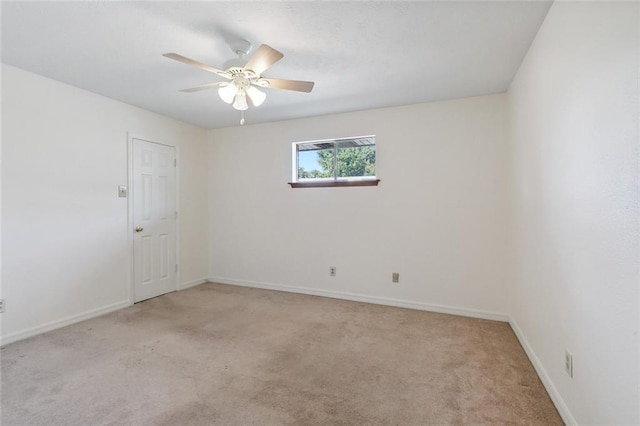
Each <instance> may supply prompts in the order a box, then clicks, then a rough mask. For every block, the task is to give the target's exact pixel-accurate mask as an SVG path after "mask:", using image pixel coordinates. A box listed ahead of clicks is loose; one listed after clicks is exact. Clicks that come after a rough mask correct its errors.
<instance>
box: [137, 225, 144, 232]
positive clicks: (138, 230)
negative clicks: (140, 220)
mask: <svg viewBox="0 0 640 426" xmlns="http://www.w3.org/2000/svg"><path fill="white" fill-rule="evenodd" d="M142 231H144V228H142V227H141V226H136V232H142Z"/></svg>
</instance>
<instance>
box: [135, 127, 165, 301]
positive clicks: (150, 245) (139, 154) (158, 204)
mask: <svg viewBox="0 0 640 426" xmlns="http://www.w3.org/2000/svg"><path fill="white" fill-rule="evenodd" d="M132 196H133V227H134V234H133V235H134V237H133V265H134V267H133V270H134V298H133V300H134V302H139V301H141V300H145V299H148V298H150V297H155V296H159V295H161V294H164V293H168V292H170V291H174V290H175V289H176V214H175V212H176V168H175V148H174V147H171V146H166V145H160V144H157V143H153V142H147V141H143V140H141V139H133V193H132Z"/></svg>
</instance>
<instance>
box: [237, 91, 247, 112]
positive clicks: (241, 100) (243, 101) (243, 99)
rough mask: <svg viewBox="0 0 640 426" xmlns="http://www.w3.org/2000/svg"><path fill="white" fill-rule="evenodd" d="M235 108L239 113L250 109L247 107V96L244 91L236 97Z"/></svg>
mask: <svg viewBox="0 0 640 426" xmlns="http://www.w3.org/2000/svg"><path fill="white" fill-rule="evenodd" d="M233 107H234V108H235V109H237V110H238V111H244V110H246V109H249V105H247V95H246V94H245V92H244V90H239V91H238V94H237V95H236V100H235V101H234V102H233Z"/></svg>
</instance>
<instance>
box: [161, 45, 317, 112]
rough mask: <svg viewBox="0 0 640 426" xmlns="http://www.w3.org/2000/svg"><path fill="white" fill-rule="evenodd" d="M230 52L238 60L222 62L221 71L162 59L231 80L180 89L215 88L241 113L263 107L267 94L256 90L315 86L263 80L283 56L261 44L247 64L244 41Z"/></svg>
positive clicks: (175, 56) (303, 89)
mask: <svg viewBox="0 0 640 426" xmlns="http://www.w3.org/2000/svg"><path fill="white" fill-rule="evenodd" d="M231 49H232V50H233V51H234V52H235V53H236V54H237V55H238V57H237V58H234V59H231V60H229V61H227V62H225V63H224V65H223V68H224V70H221V69H218V68H215V67H212V66H210V65H206V64H203V63H201V62H198V61H194V60H193V59H189V58H187V57H185V56H182V55H178V54H177V53H165V54H164V55H162V56H166V57H167V58H170V59H173V60H176V61H179V62H182V63H185V64H187V65H191V66H194V67H196V68H200V69H202V70H205V71H208V72H211V73H213V74H216V75H219V76H220V77H223V78H225V79H227V80H230V81H221V82H215V83H208V84H203V85H201V86H197V87H192V88H190V89H183V90H181V92H187V93H191V92H198V91H200V90H206V89H212V88H214V87H217V88H218V95H219V96H220V98H221V99H222V100H223V101H224V102H226V103H228V104H231V105H232V106H233V108H235V109H237V110H239V111H241V112H244V111H245V110H247V109H248V108H249V104H251V105H252V106H254V107H257V106H260V105H262V103H263V102H264V100H265V99H266V97H267V95H266V93H264V92H263V91H261V90H259V89H258V87H260V88H271V89H283V90H293V91H296V92H306V93H309V92H311V90H312V89H313V84H314V83H313V82H312V81H298V80H279V79H274V78H265V77H263V76H262V73H263V72H264V71H266V70H267V69H268V68H269V67H271V66H272V65H273V64H275V63H276V62H278V61H279V60H281V59H282V58H283V57H284V55H283V54H282V53H280V52H278V51H277V50H275V49H274V48H272V47H270V46H268V45H266V44H262V45H260V47H259V48H258V50H257V51H256V52H255V53H254V54H253V56H252V57H251V58H250V59H249V61H247V62H246V63H245V59H244V56H245V55H246V54H247V53H248V52H249V51H250V50H251V43H249V42H248V41H246V40H237V41H235V42H234V43H233V44H232V46H231ZM247 100H248V102H247ZM240 124H244V114H243V116H242V119H241V120H240Z"/></svg>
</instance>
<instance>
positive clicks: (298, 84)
mask: <svg viewBox="0 0 640 426" xmlns="http://www.w3.org/2000/svg"><path fill="white" fill-rule="evenodd" d="M259 81H266V82H267V83H268V84H266V85H265V84H259V86H260V87H269V88H271V89H283V90H295V91H296V92H306V93H309V92H311V90H312V89H313V85H314V83H313V81H299V80H279V79H277V78H261V79H260V80H259Z"/></svg>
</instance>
